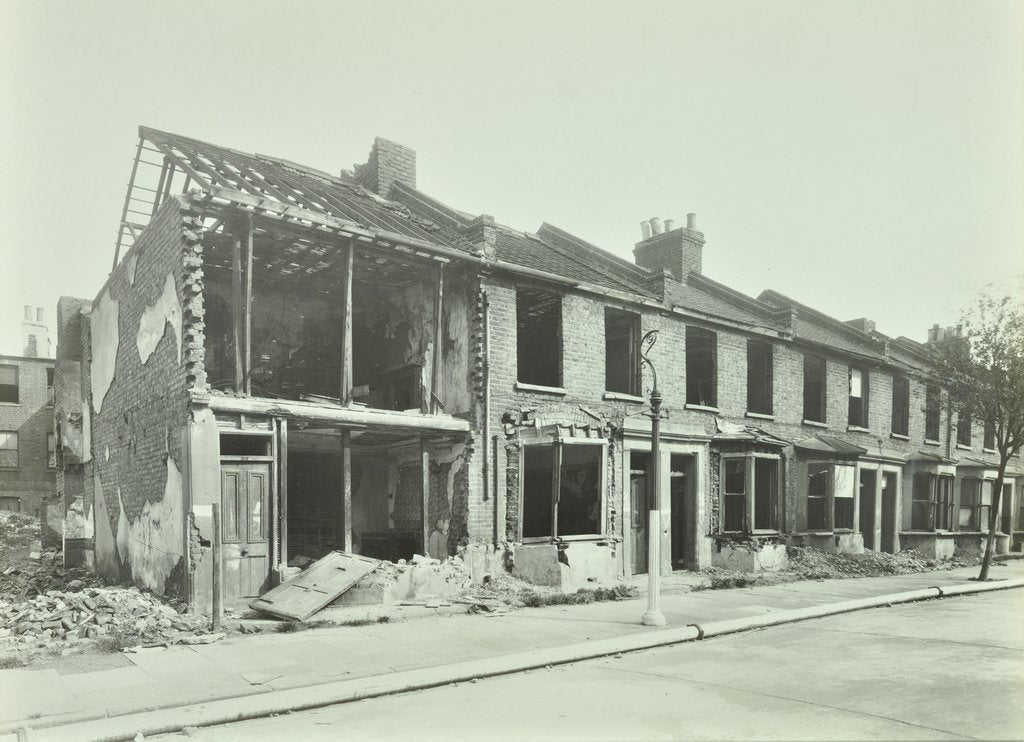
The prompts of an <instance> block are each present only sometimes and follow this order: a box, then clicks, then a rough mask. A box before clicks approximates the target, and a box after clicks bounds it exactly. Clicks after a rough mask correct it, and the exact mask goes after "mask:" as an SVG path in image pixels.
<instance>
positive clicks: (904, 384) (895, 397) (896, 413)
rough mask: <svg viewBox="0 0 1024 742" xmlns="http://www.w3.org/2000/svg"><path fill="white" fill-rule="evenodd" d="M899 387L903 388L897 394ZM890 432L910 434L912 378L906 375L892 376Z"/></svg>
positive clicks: (903, 434)
mask: <svg viewBox="0 0 1024 742" xmlns="http://www.w3.org/2000/svg"><path fill="white" fill-rule="evenodd" d="M897 389H900V390H902V391H901V392H900V393H899V394H897ZM889 432H890V433H892V434H893V435H902V436H904V437H906V436H909V435H910V379H909V378H907V377H906V376H898V375H893V377H892V417H891V419H890V421H889Z"/></svg>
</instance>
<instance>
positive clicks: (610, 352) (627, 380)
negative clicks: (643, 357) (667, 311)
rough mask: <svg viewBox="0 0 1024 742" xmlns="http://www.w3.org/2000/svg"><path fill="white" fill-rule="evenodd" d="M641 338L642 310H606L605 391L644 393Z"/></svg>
mask: <svg viewBox="0 0 1024 742" xmlns="http://www.w3.org/2000/svg"><path fill="white" fill-rule="evenodd" d="M639 338H640V315H639V314H634V313H633V312H623V311H620V310H618V309H610V308H606V309H605V310H604V378H605V382H604V388H605V391H609V392H622V393H623V394H634V395H638V394H640V364H639V354H638V353H637V342H638V341H639Z"/></svg>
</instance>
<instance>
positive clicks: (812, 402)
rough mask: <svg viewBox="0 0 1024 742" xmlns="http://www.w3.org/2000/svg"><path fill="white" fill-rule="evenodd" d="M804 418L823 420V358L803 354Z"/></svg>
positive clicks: (814, 420) (820, 421) (821, 421)
mask: <svg viewBox="0 0 1024 742" xmlns="http://www.w3.org/2000/svg"><path fill="white" fill-rule="evenodd" d="M804 420H810V421H812V422H818V423H823V422H825V359H824V358H822V357H821V356H815V355H810V354H805V355H804Z"/></svg>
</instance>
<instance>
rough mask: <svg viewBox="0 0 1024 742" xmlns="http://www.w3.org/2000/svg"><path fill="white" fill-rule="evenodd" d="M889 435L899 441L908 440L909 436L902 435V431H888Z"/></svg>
mask: <svg viewBox="0 0 1024 742" xmlns="http://www.w3.org/2000/svg"><path fill="white" fill-rule="evenodd" d="M889 437H890V438H895V439H896V440H899V441H909V440H910V436H909V435H903V433H889Z"/></svg>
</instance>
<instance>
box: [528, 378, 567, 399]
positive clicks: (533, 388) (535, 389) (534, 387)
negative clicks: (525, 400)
mask: <svg viewBox="0 0 1024 742" xmlns="http://www.w3.org/2000/svg"><path fill="white" fill-rule="evenodd" d="M515 389H516V391H517V392H532V393H535V394H554V395H557V396H559V397H564V396H565V395H566V394H567V393H568V392H566V390H565V389H564V388H563V387H560V386H541V385H539V384H526V383H524V382H522V381H517V382H516V383H515Z"/></svg>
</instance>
